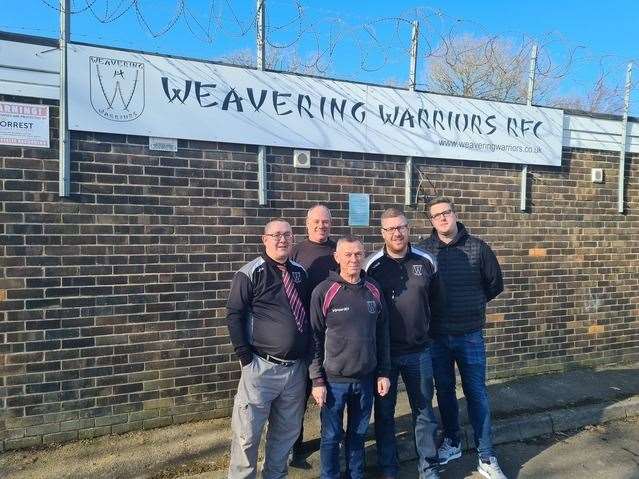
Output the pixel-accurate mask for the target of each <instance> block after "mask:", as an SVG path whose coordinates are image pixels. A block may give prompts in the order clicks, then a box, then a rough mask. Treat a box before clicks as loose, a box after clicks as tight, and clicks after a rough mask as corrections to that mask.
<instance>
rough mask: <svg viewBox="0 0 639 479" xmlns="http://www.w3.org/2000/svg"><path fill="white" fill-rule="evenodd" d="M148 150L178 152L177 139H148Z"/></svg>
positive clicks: (154, 137) (153, 137) (152, 137)
mask: <svg viewBox="0 0 639 479" xmlns="http://www.w3.org/2000/svg"><path fill="white" fill-rule="evenodd" d="M149 150H157V151H178V147H177V138H158V137H156V136H150V137H149Z"/></svg>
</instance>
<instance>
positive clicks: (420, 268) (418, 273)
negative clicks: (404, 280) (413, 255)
mask: <svg viewBox="0 0 639 479" xmlns="http://www.w3.org/2000/svg"><path fill="white" fill-rule="evenodd" d="M423 269H424V268H423V265H421V264H414V265H413V274H414V275H415V276H421V275H422V273H423Z"/></svg>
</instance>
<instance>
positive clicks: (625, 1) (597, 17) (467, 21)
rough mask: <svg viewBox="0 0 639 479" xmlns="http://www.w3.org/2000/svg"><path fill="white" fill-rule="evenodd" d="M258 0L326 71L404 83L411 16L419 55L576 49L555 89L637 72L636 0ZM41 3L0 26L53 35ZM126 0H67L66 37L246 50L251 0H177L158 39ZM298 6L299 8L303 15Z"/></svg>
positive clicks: (161, 3)
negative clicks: (528, 43)
mask: <svg viewBox="0 0 639 479" xmlns="http://www.w3.org/2000/svg"><path fill="white" fill-rule="evenodd" d="M266 2H267V25H268V26H269V28H268V32H267V35H268V37H269V39H270V41H271V42H272V43H273V45H278V46H279V47H282V46H285V45H289V44H293V46H292V47H290V48H289V49H288V50H287V51H289V52H290V51H291V50H293V49H294V50H295V51H296V52H297V53H298V55H299V56H300V58H301V59H302V62H303V63H311V60H310V58H311V57H312V56H313V54H314V53H315V52H317V51H318V48H317V45H319V50H320V51H324V50H326V49H327V48H328V47H329V46H330V45H333V46H334V49H333V50H332V51H331V53H330V54H329V53H324V56H323V57H322V61H321V62H320V64H321V65H322V66H323V67H324V68H325V74H326V75H327V76H331V77H334V78H344V79H353V80H359V81H366V82H373V83H385V82H389V81H390V82H394V83H395V84H398V85H405V84H406V82H407V76H408V57H407V53H406V48H407V47H408V42H409V38H410V25H409V23H408V21H409V20H411V19H414V18H418V19H420V26H421V32H420V33H421V35H420V42H421V53H422V55H423V54H424V53H425V52H426V51H428V48H427V46H426V42H430V43H431V44H432V45H433V46H436V45H437V44H438V39H439V38H440V35H441V34H442V33H445V32H448V31H452V32H453V33H454V34H459V35H461V34H466V35H474V36H484V37H485V36H492V35H497V36H500V37H503V38H506V39H508V40H509V41H510V42H511V43H513V44H520V42H522V38H525V39H527V40H535V41H537V42H539V43H540V44H544V45H545V49H544V55H546V56H545V57H544V58H545V61H546V62H547V61H548V58H549V57H548V56H550V57H551V58H552V61H553V65H555V66H557V65H562V64H566V62H567V58H568V56H569V55H570V54H571V53H572V54H574V57H573V61H572V62H571V63H570V67H569V70H568V71H567V72H566V73H565V74H561V75H560V76H561V78H560V79H559V80H558V82H559V86H558V88H559V90H560V91H561V93H562V94H567V95H570V94H579V93H580V92H583V91H584V90H585V89H588V88H589V87H590V86H591V85H592V83H593V82H594V80H595V79H596V77H597V76H598V73H599V72H600V71H601V69H604V70H605V71H606V72H607V73H608V80H609V81H610V82H612V83H615V84H621V83H623V81H624V77H625V71H626V65H627V63H628V62H629V61H632V60H634V61H635V64H636V66H635V80H636V79H639V64H637V62H639V42H638V41H637V40H636V27H637V25H638V24H639V1H637V0H612V1H609V2H606V3H603V2H599V1H594V0H581V1H577V0H566V1H561V0H554V1H549V0H537V1H534V2H533V1H531V2H521V1H497V0H495V1H470V0H458V1H450V0H449V1H443V0H434V1H430V2H428V3H427V4H426V2H424V1H423V0H422V1H407V0H397V1H394V2H389V1H380V0H369V1H344V0H342V1H336V0H322V1H319V0H266ZM47 3H48V4H50V5H56V4H57V3H58V0H46V1H44V0H4V1H3V2H2V6H3V11H2V17H1V18H0V30H2V31H11V32H17V33H24V34H32V35H40V36H48V37H55V36H56V35H57V31H58V13H57V12H56V10H55V9H53V8H51V6H48V5H47ZM131 3H132V0H74V2H73V8H74V9H78V10H84V11H83V12H80V13H77V14H74V15H73V16H72V21H71V32H72V33H71V35H72V40H76V41H82V42H88V43H96V44H102V45H109V46H117V47H124V48H132V49H139V50H145V51H151V52H158V53H164V54H173V55H181V56H187V57H193V58H202V59H210V60H220V59H222V58H224V57H225V56H228V55H230V54H233V53H237V52H243V53H245V54H250V53H252V52H254V49H255V47H254V46H255V37H254V26H253V23H252V19H253V14H254V10H255V0H184V3H185V5H186V6H187V10H186V11H183V12H182V14H181V15H180V16H179V18H178V19H177V21H176V22H175V24H174V25H173V26H172V28H170V29H169V30H168V31H167V32H166V33H164V34H162V35H160V36H157V37H156V38H154V37H153V35H152V34H151V33H150V32H149V30H148V29H147V28H146V27H145V26H144V25H143V24H142V23H141V22H140V20H139V18H138V15H136V12H135V9H134V8H130V9H128V10H126V7H127V6H129V5H130V4H131ZM179 3H180V2H179V1H178V0H138V1H137V5H138V6H139V9H140V10H139V11H140V12H141V13H142V15H143V17H144V21H146V22H147V23H148V26H149V28H150V29H151V30H153V31H155V32H160V31H161V30H163V29H164V27H165V26H167V24H169V25H170V24H171V23H172V22H171V21H172V18H173V17H174V14H175V12H176V5H178V4H179ZM87 5H90V6H91V10H93V13H92V12H91V11H90V10H89V9H87V8H86V7H87ZM299 5H301V6H302V8H303V13H302V15H301V17H300V15H299V10H298V6H299ZM416 9H419V10H416ZM125 10H126V11H125ZM123 11H124V14H122V15H121V16H120V17H119V18H118V19H117V20H114V21H112V22H109V23H101V22H99V21H98V20H96V18H95V16H98V17H102V18H106V17H109V16H112V17H113V16H118V15H120V14H121V13H122V12H123ZM25 12H26V13H25ZM396 18H400V19H401V20H400V21H397V20H394V19H396ZM209 20H210V21H209ZM363 25H366V28H363V27H362V26H363ZM331 35H337V36H339V40H338V41H333V42H331V38H333V39H334V38H336V37H335V36H331ZM281 50H282V49H281V48H279V49H275V51H281ZM427 68H428V59H427V58H424V57H423V56H422V57H421V58H420V63H419V66H418V83H421V81H420V80H422V79H423V76H424V72H425V70H426V69H427ZM634 83H635V84H636V83H637V82H636V81H635V82H634ZM638 90H639V89H638V88H633V95H634V100H635V101H634V102H633V108H632V110H633V112H635V111H637V108H636V105H637V104H638V103H639V98H637V97H639V91H638Z"/></svg>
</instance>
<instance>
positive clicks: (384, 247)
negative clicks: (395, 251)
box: [382, 242, 413, 263]
mask: <svg viewBox="0 0 639 479" xmlns="http://www.w3.org/2000/svg"><path fill="white" fill-rule="evenodd" d="M382 249H383V250H384V256H385V257H386V258H388V259H389V260H391V261H397V262H398V263H403V262H404V261H406V260H408V258H410V255H411V252H412V251H413V247H412V246H411V244H410V242H409V243H408V248H407V249H406V254H405V255H404V256H402V257H401V258H393V257H392V256H391V255H389V254H388V250H387V249H386V245H384V246H383V248H382Z"/></svg>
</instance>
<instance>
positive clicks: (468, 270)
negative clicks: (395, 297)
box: [419, 222, 504, 334]
mask: <svg viewBox="0 0 639 479" xmlns="http://www.w3.org/2000/svg"><path fill="white" fill-rule="evenodd" d="M457 230H458V231H457V236H455V238H454V239H453V241H451V242H450V243H448V244H446V243H444V242H443V241H442V240H440V239H439V236H437V232H436V231H435V230H434V229H433V232H432V234H431V236H430V237H429V238H427V239H426V240H425V241H423V242H422V243H420V245H419V246H420V247H421V248H423V249H425V250H427V251H430V252H431V253H432V254H433V255H434V256H435V258H437V266H438V268H439V276H440V278H441V283H442V285H443V287H442V289H443V291H442V293H443V294H442V295H441V300H440V301H437V304H436V306H435V308H433V321H432V323H431V330H432V332H433V333H434V334H466V333H472V332H475V331H479V330H480V329H482V328H483V327H484V325H485V324H486V303H488V301H490V300H491V299H493V298H494V297H496V296H497V295H498V294H499V293H501V292H502V291H503V290H504V281H503V278H502V273H501V268H500V266H499V262H498V261H497V257H496V256H495V253H493V250H492V249H490V246H488V245H487V244H486V243H485V242H484V241H482V240H481V239H479V238H477V237H476V236H471V235H470V234H469V233H468V231H467V230H466V227H465V226H464V225H463V224H462V223H459V222H458V223H457Z"/></svg>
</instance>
